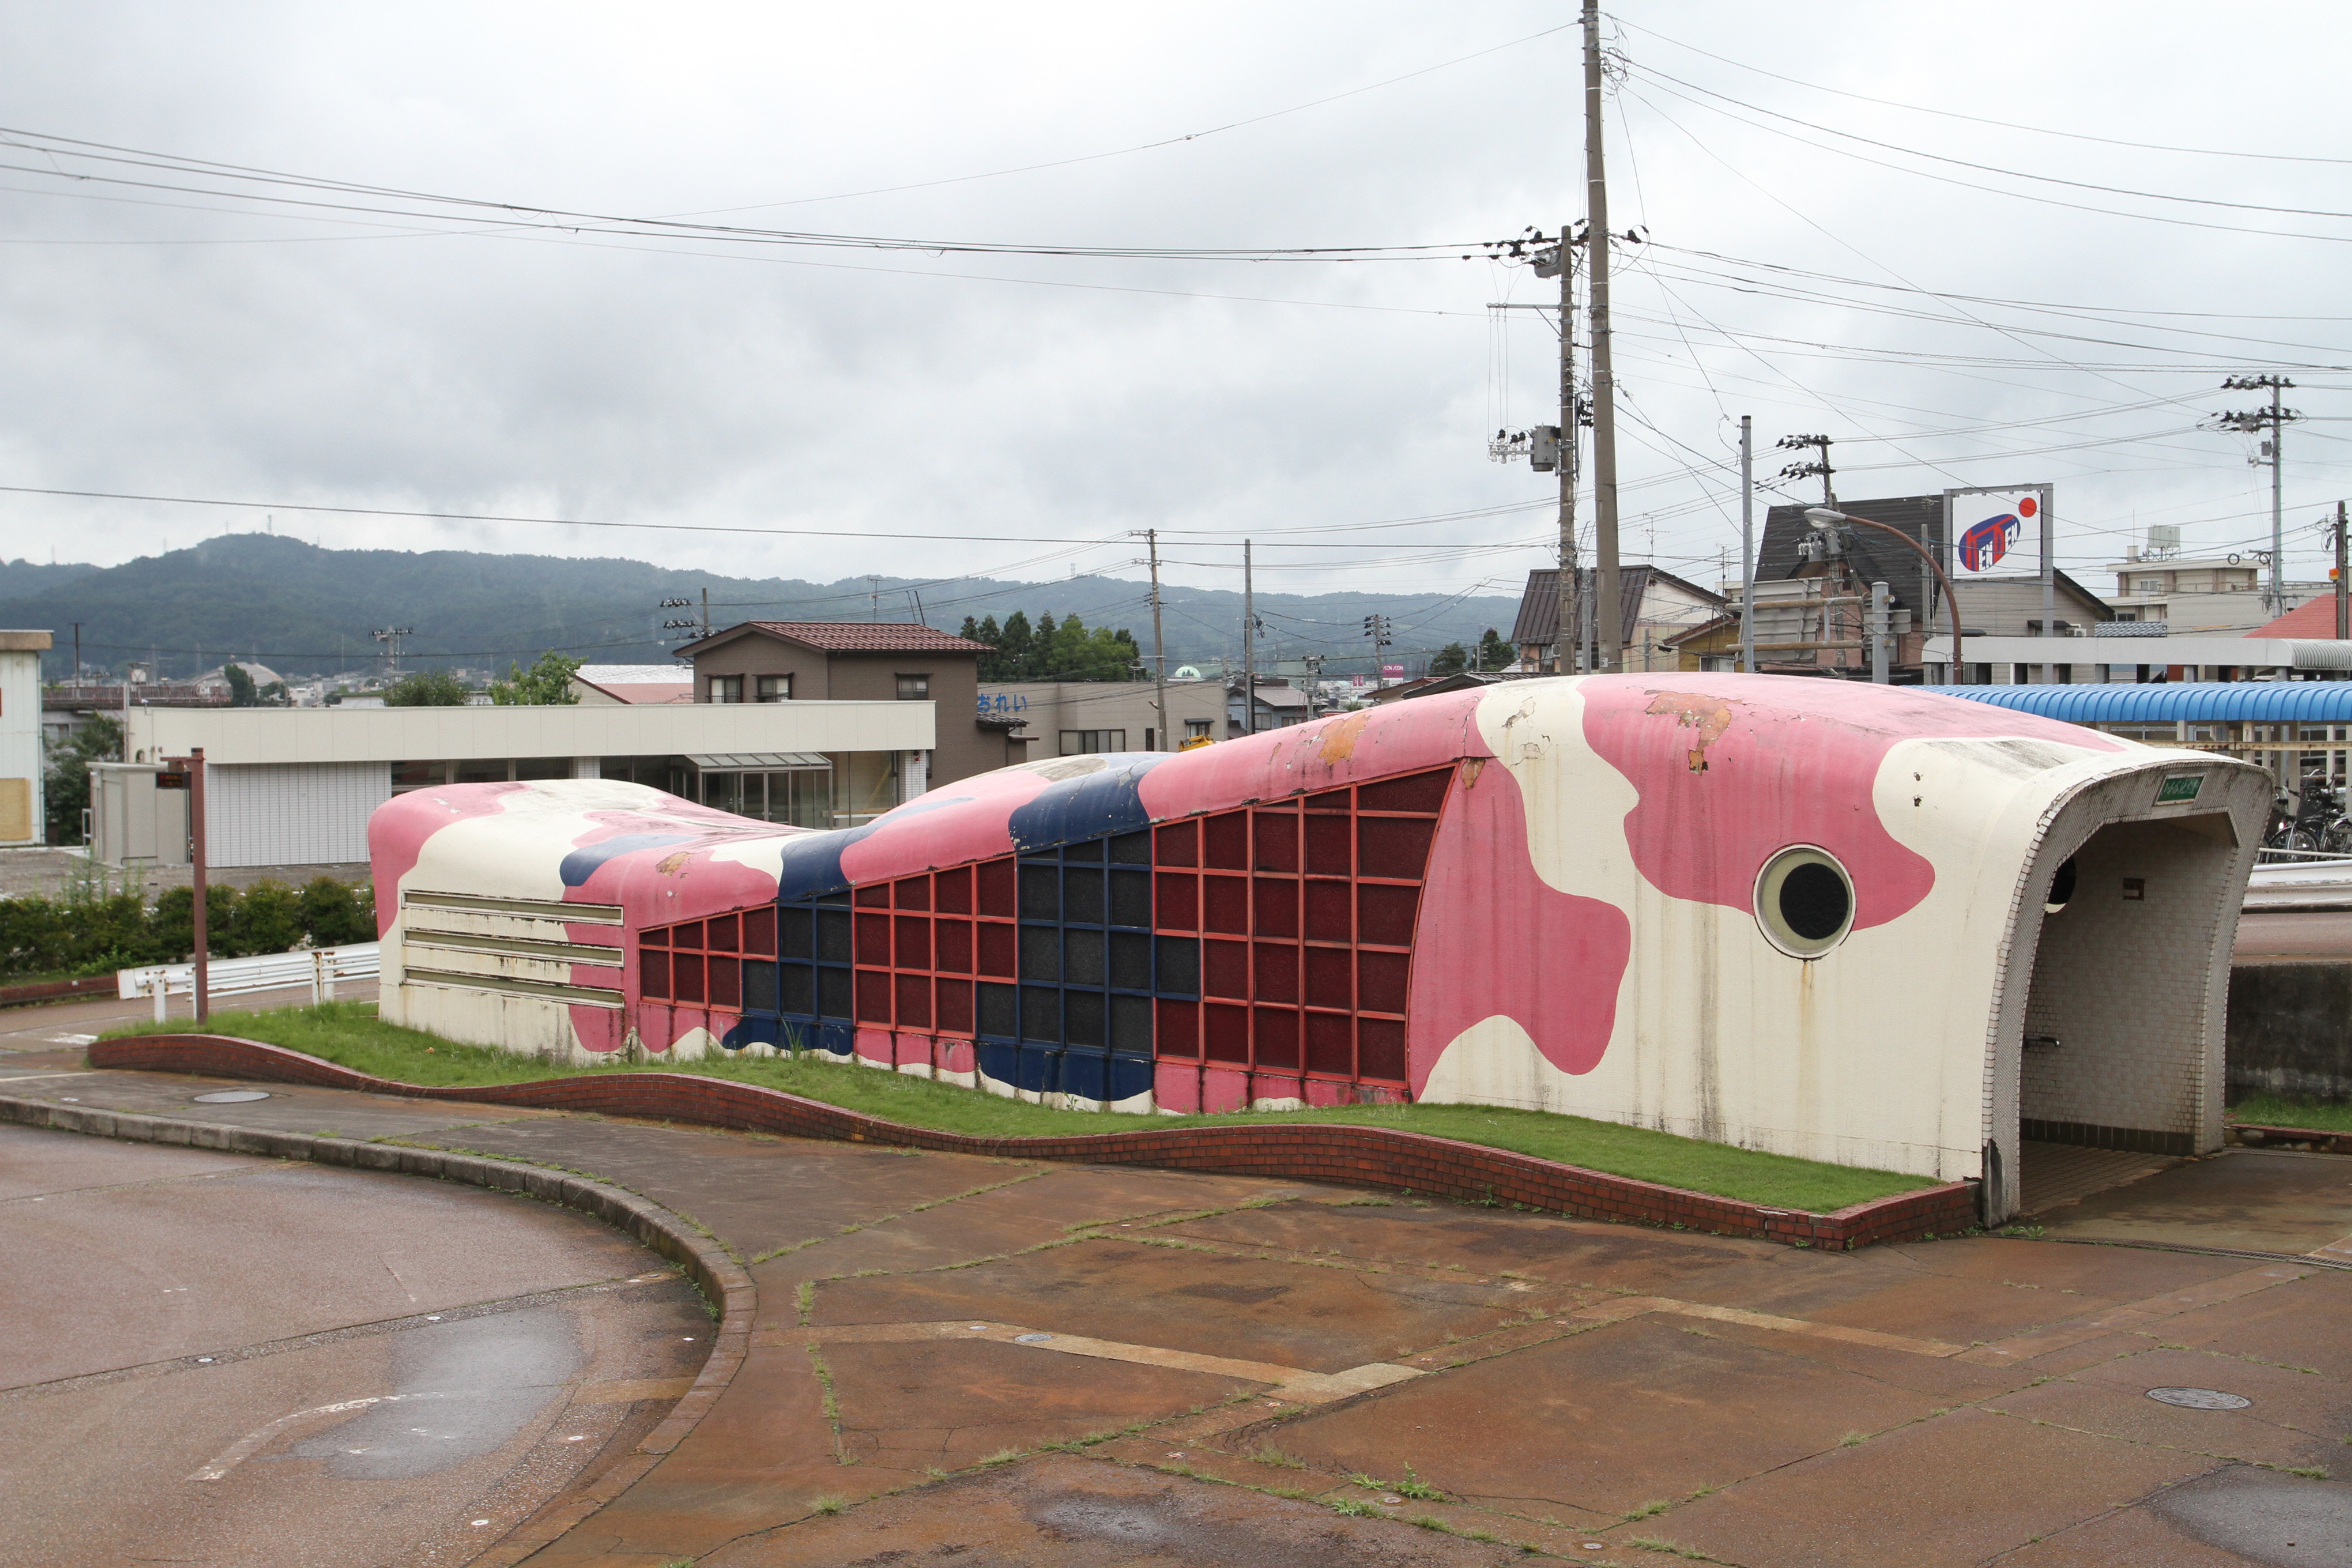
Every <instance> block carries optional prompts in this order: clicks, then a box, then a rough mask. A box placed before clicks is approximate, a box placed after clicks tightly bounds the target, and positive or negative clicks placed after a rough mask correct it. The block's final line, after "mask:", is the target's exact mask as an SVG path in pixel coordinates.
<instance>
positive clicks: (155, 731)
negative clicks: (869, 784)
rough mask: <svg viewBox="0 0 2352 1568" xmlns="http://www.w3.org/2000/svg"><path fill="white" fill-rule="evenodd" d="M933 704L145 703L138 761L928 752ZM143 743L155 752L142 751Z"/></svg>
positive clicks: (138, 721)
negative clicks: (198, 755)
mask: <svg viewBox="0 0 2352 1568" xmlns="http://www.w3.org/2000/svg"><path fill="white" fill-rule="evenodd" d="M937 731H938V722H937V718H936V712H935V709H934V705H933V704H931V703H929V702H898V701H887V702H740V703H737V702H727V703H710V702H698V703H677V704H668V703H663V704H643V705H629V706H623V705H618V704H614V705H593V706H592V705H589V704H585V703H583V704H578V705H550V706H546V707H520V706H519V707H508V708H366V709H352V708H350V707H348V706H341V705H339V706H337V707H334V708H141V707H135V706H134V707H133V708H132V709H131V736H130V742H131V752H132V753H133V760H134V761H138V760H145V761H150V762H152V761H153V760H154V759H155V757H156V756H158V755H164V756H179V755H184V754H186V753H187V752H189V751H190V750H192V749H193V748H194V747H197V746H202V747H203V748H204V749H205V760H206V761H207V762H210V763H219V764H224V765H235V764H237V763H374V762H410V761H425V760H432V759H436V758H437V759H444V760H459V759H464V758H468V757H618V756H667V755H684V754H692V753H696V752H921V751H929V750H930V749H931V747H932V746H933V745H935V744H936V743H937ZM141 753H144V755H143V758H142V756H141Z"/></svg>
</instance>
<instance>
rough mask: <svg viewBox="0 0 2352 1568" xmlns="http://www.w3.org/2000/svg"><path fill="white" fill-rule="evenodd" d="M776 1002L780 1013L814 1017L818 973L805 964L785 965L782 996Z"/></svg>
mask: <svg viewBox="0 0 2352 1568" xmlns="http://www.w3.org/2000/svg"><path fill="white" fill-rule="evenodd" d="M776 1000H777V1010H778V1011H780V1012H784V1013H796V1014H798V1015H799V1016H802V1017H803V1018H808V1017H814V1016H816V971H814V970H813V969H811V968H810V967H809V966H808V965H807V964H805V963H787V964H785V965H784V970H783V985H782V994H781V995H779V996H778V997H777V999H776Z"/></svg>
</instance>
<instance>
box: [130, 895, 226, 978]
mask: <svg viewBox="0 0 2352 1568" xmlns="http://www.w3.org/2000/svg"><path fill="white" fill-rule="evenodd" d="M236 905H237V890H236V889H235V888H232V887H229V886H226V884H223V885H218V886H215V887H210V888H206V889H205V952H208V953H210V954H211V955H212V956H214V957H215V958H229V957H233V956H235V954H234V952H233V951H232V946H233V944H232V939H231V937H230V934H229V933H230V929H231V928H232V927H233V926H234V925H235V924H236ZM148 929H149V931H151V932H152V935H153V937H154V941H155V945H156V947H157V948H158V949H160V950H161V961H162V962H163V963H186V962H187V961H188V960H189V959H191V958H194V956H195V953H196V895H195V893H194V890H193V889H187V888H166V889H163V891H162V892H161V893H159V894H157V895H156V898H155V912H154V914H153V916H152V917H151V920H150V923H149V927H148Z"/></svg>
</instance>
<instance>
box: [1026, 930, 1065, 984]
mask: <svg viewBox="0 0 2352 1568" xmlns="http://www.w3.org/2000/svg"><path fill="white" fill-rule="evenodd" d="M1061 977H1062V930H1061V928H1060V927H1059V926H1023V927H1022V928H1021V978H1022V979H1024V980H1030V981H1037V980H1059V979H1060V978H1061Z"/></svg>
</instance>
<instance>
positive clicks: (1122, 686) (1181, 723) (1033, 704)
mask: <svg viewBox="0 0 2352 1568" xmlns="http://www.w3.org/2000/svg"><path fill="white" fill-rule="evenodd" d="M1155 693H1156V687H1155V684H1154V683H1153V682H1151V681H1149V680H1059V681H1042V680H1040V681H1033V680H1008V681H988V682H985V683H983V684H982V686H981V688H980V694H979V700H980V703H981V711H982V713H984V714H986V715H988V716H989V717H991V718H999V719H1025V720H1026V721H1028V725H1029V728H1028V729H1027V731H1025V733H1026V734H1028V735H1030V736H1032V737H1033V738H1034V741H1035V744H1034V746H1032V747H1031V748H1030V751H1029V755H1030V757H1031V758H1032V759H1036V758H1044V757H1059V756H1075V755H1080V754H1084V753H1088V752H1150V751H1161V752H1166V751H1173V750H1175V749H1176V748H1177V747H1178V746H1181V745H1182V744H1183V743H1184V742H1185V741H1187V740H1188V739H1190V738H1191V737H1192V736H1193V735H1195V734H1201V735H1210V736H1215V735H1217V734H1218V732H1219V731H1220V730H1221V729H1222V727H1223V725H1222V721H1223V718H1224V714H1225V689H1224V683H1223V682H1222V681H1216V680H1171V681H1170V682H1169V683H1168V729H1169V731H1170V733H1171V736H1172V739H1171V740H1168V741H1164V742H1163V741H1161V740H1160V736H1159V729H1160V715H1159V710H1158V708H1157V705H1156V702H1155Z"/></svg>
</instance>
